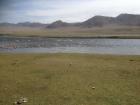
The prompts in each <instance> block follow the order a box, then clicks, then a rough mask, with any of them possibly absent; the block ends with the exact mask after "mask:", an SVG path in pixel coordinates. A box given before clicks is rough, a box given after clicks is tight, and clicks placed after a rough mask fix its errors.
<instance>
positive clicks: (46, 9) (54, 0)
mask: <svg viewBox="0 0 140 105" xmlns="http://www.w3.org/2000/svg"><path fill="white" fill-rule="evenodd" d="M121 13H129V14H140V0H0V22H10V23H18V22H27V21H29V22H41V23H51V22H54V21H57V20H62V21H65V22H69V23H72V22H82V21H85V20H87V19H89V18H91V17H93V16H95V15H103V16H113V17H115V16H117V15H119V14H121Z"/></svg>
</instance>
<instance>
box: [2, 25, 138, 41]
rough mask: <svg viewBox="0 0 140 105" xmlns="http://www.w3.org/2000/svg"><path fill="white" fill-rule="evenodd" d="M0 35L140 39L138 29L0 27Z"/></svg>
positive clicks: (122, 27)
mask: <svg viewBox="0 0 140 105" xmlns="http://www.w3.org/2000/svg"><path fill="white" fill-rule="evenodd" d="M0 34H1V35H3V34H4V35H11V36H46V37H118V38H140V27H136V26H132V27H128V26H119V27H115V26H114V27H94V28H80V27H68V28H56V29H47V28H33V27H2V26H1V27H0Z"/></svg>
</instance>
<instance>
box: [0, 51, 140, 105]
mask: <svg viewBox="0 0 140 105" xmlns="http://www.w3.org/2000/svg"><path fill="white" fill-rule="evenodd" d="M93 87H95V89H93ZM139 87H140V56H113V55H92V54H0V105H12V102H14V101H15V100H17V99H19V97H26V98H28V100H29V101H28V103H26V105H140V89H139Z"/></svg>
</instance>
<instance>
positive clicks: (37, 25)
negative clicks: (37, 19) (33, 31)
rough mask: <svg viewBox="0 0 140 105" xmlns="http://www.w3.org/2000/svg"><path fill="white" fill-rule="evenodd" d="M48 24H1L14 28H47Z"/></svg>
mask: <svg viewBox="0 0 140 105" xmlns="http://www.w3.org/2000/svg"><path fill="white" fill-rule="evenodd" d="M47 25H48V24H42V23H31V22H23V23H17V24H14V23H0V26H13V27H46V26H47Z"/></svg>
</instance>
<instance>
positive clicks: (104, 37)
mask: <svg viewBox="0 0 140 105" xmlns="http://www.w3.org/2000/svg"><path fill="white" fill-rule="evenodd" d="M0 37H15V38H72V39H73V38H77V39H78V38H80V39H82V38H83V39H86V38H87V39H88V38H93V39H96V38H97V39H140V35H131V36H130V35H82V36H78V35H77V36H68V35H67V36H65V35H61V36H49V35H48V36H47V35H46V36H45V35H26V36H23V35H13V34H0Z"/></svg>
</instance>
